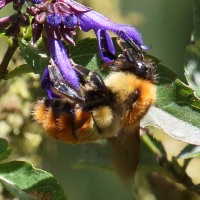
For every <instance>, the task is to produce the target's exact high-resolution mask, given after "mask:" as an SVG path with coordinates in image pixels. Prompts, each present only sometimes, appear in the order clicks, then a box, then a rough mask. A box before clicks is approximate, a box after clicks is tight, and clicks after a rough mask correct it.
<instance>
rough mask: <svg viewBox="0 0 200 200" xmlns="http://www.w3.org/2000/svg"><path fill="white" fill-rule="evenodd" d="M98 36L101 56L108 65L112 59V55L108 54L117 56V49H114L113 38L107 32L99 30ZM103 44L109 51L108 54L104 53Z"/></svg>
mask: <svg viewBox="0 0 200 200" xmlns="http://www.w3.org/2000/svg"><path fill="white" fill-rule="evenodd" d="M96 35H97V40H98V48H99V54H100V56H101V57H102V58H103V59H104V61H105V62H106V63H107V62H110V61H111V60H112V58H111V57H110V54H108V52H110V53H111V54H113V55H114V54H115V47H114V44H113V41H112V38H111V37H110V35H109V34H108V33H107V31H106V30H102V29H99V30H98V31H97V32H96ZM102 43H103V48H104V49H106V50H108V52H106V51H105V52H103V51H102Z"/></svg>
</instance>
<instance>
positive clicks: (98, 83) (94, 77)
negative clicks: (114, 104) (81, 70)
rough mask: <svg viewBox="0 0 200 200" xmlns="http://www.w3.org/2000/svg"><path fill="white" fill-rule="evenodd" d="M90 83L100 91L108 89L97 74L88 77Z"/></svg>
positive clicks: (90, 74)
mask: <svg viewBox="0 0 200 200" xmlns="http://www.w3.org/2000/svg"><path fill="white" fill-rule="evenodd" d="M88 78H89V82H90V84H91V85H92V86H94V87H95V88H98V89H106V85H105V83H104V81H103V79H102V78H101V76H100V75H99V74H98V73H96V72H90V73H89V75H88Z"/></svg>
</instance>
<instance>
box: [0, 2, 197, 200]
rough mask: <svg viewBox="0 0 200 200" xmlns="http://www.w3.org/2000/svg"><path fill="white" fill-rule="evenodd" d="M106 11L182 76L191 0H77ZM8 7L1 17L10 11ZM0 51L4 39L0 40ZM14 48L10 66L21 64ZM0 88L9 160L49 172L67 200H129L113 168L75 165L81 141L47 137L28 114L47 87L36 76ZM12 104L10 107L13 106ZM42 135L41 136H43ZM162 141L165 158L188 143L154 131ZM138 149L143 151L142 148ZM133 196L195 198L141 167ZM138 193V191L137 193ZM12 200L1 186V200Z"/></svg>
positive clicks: (0, 132)
mask: <svg viewBox="0 0 200 200" xmlns="http://www.w3.org/2000/svg"><path fill="white" fill-rule="evenodd" d="M78 2H80V3H83V4H85V5H87V6H91V7H92V8H93V9H94V10H96V11H98V12H100V13H102V14H104V15H105V16H106V17H108V18H110V19H111V20H113V21H114V22H116V23H124V24H130V25H132V26H134V27H136V28H137V29H138V31H139V32H140V33H141V34H142V38H143V41H144V44H145V45H146V46H151V45H152V48H151V50H149V51H148V53H149V54H152V55H153V56H155V57H157V58H159V59H160V60H161V61H162V64H164V65H166V66H167V67H169V68H171V69H172V70H174V71H175V72H176V73H177V74H178V77H179V78H180V79H181V80H182V81H185V78H184V69H183V65H184V58H185V50H186V46H187V45H188V44H189V43H190V36H191V32H192V30H193V10H192V1H189V0H175V1H166V0H151V1H147V0H140V1H137V0H101V1H97V0H80V1H78ZM11 10H12V7H11V6H7V7H6V8H4V9H3V10H2V11H1V12H0V14H1V15H0V16H1V17H2V16H6V15H8V12H11ZM84 37H94V33H93V32H89V33H83V32H81V31H78V30H77V36H76V38H77V39H81V38H84ZM0 41H1V44H2V45H1V49H0V52H1V55H2V56H3V55H4V52H5V49H6V43H5V42H4V40H3V38H1V40H0ZM23 62H24V61H23V60H21V56H20V52H16V54H15V56H14V59H13V60H12V62H11V63H10V66H9V67H10V69H13V68H14V67H16V66H18V65H19V63H23ZM0 84H1V88H0V95H1V99H0V136H2V137H6V138H7V139H8V140H9V142H10V145H11V148H12V149H14V151H13V153H12V157H11V158H10V159H20V160H28V161H29V162H31V163H33V164H34V166H36V167H39V168H42V169H44V170H46V171H49V172H50V173H52V174H53V175H54V176H55V178H56V179H57V180H58V182H59V183H60V184H61V185H62V186H63V188H64V189H65V191H66V194H67V196H68V199H69V200H80V199H81V200H94V199H95V200H103V199H106V200H116V199H119V200H120V199H122V200H128V199H134V197H133V196H132V194H131V193H130V192H128V191H127V190H126V189H125V188H124V186H123V185H122V184H121V182H120V181H119V179H118V177H117V176H116V174H115V173H114V172H111V171H109V170H108V171H106V170H102V171H100V170H91V169H84V168H82V169H76V168H73V165H74V164H75V163H76V162H77V160H78V159H80V153H81V151H82V150H83V145H76V146H70V145H67V144H63V143H62V142H58V141H55V140H52V139H50V138H49V137H48V136H47V135H46V134H45V133H44V132H43V131H42V130H41V127H40V126H39V125H37V124H35V122H33V120H32V117H31V106H32V103H33V102H34V101H35V100H36V99H37V98H38V97H42V96H46V93H45V91H42V90H41V89H40V77H39V76H38V75H34V74H31V75H24V76H19V77H17V78H14V79H13V80H10V81H2V82H1V83H0ZM11 105H12V106H11ZM41 135H42V137H41ZM154 136H155V137H157V138H158V139H160V140H162V141H163V143H164V146H165V147H166V149H167V152H168V157H169V158H171V156H172V155H177V154H178V153H179V151H180V149H181V148H183V146H185V145H186V144H185V143H183V142H178V141H175V140H173V139H171V138H170V137H168V136H166V135H164V134H162V133H160V132H159V133H154ZM141 151H142V149H141ZM198 165H199V159H198V158H196V159H194V161H193V163H192V165H191V168H189V171H188V173H189V175H191V176H192V178H193V179H194V182H195V183H198V180H199V178H200V176H199V174H198V173H199V167H198ZM135 181H136V188H135V190H137V192H136V196H138V199H141V200H168V199H170V200H171V199H176V200H197V199H200V198H199V197H198V196H197V195H196V194H194V193H192V192H190V191H188V190H186V189H185V188H184V187H183V186H181V185H179V184H175V183H174V182H173V181H171V180H169V179H168V178H166V177H164V176H162V175H161V174H158V173H154V172H153V173H152V172H143V171H140V172H138V173H137V174H136V180H135ZM137 193H138V194H137ZM4 199H12V197H11V196H9V195H8V193H6V191H5V190H3V189H2V193H1V196H0V200H4Z"/></svg>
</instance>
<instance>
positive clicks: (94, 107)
mask: <svg viewBox="0 0 200 200" xmlns="http://www.w3.org/2000/svg"><path fill="white" fill-rule="evenodd" d="M127 37H128V36H127ZM128 39H129V40H130V41H129V42H123V41H122V40H121V38H120V37H118V38H117V44H118V45H119V47H120V48H121V50H122V53H121V54H119V55H118V57H117V58H116V59H115V60H114V61H113V65H112V66H109V67H110V68H111V72H110V74H109V75H108V76H107V77H106V79H105V80H102V78H101V77H100V75H99V74H98V73H97V72H91V71H89V70H88V69H87V68H85V67H83V66H81V65H77V64H74V65H73V67H74V70H75V71H76V72H77V74H78V76H79V78H80V81H81V86H80V89H79V91H76V90H74V89H73V88H71V87H69V85H67V83H66V82H65V81H64V79H63V78H62V75H61V74H60V72H59V69H58V68H57V66H56V65H55V64H54V63H53V62H52V63H51V64H50V65H49V66H48V69H49V74H50V80H51V81H52V83H53V86H52V88H51V89H52V91H53V93H55V94H57V95H59V96H61V97H62V98H60V99H45V98H44V99H40V100H38V101H37V102H36V104H35V105H34V110H33V116H34V119H35V120H36V121H38V122H39V123H40V124H42V126H43V128H44V130H45V131H46V132H47V133H48V134H49V135H50V136H51V137H53V138H55V139H58V140H62V141H64V142H66V143H70V144H77V143H90V142H94V141H96V140H99V139H103V138H111V137H113V136H115V135H116V134H117V135H118V137H114V140H115V141H114V143H115V145H116V146H117V147H118V148H116V151H118V150H119V151H124V152H126V148H132V149H131V150H130V149H127V151H133V152H135V153H134V155H133V160H134V163H135V167H133V168H136V166H137V163H138V160H139V150H138V149H139V124H140V120H141V119H142V117H143V116H144V115H145V114H146V113H147V111H148V109H149V108H150V106H151V105H152V104H153V103H154V101H155V98H156V85H155V84H154V82H155V78H156V75H155V67H154V64H153V63H152V61H151V60H150V59H148V58H145V57H144V55H143V52H142V51H141V49H140V48H139V47H138V46H137V45H136V44H135V43H134V42H133V41H132V40H131V39H130V38H128ZM104 50H105V49H104ZM105 51H106V50H105ZM115 138H117V139H115ZM128 143H131V145H128ZM128 146H131V147H128ZM120 148H121V149H122V150H120ZM116 155H118V158H116V159H117V160H120V162H126V158H123V156H120V155H121V153H120V152H118V153H116ZM130 156H131V155H130ZM123 159H125V160H123ZM130 160H131V158H130ZM130 165H131V164H130ZM122 167H123V166H122ZM121 170H123V169H121ZM124 170H125V171H128V169H127V170H126V169H124Z"/></svg>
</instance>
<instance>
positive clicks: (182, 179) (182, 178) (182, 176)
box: [141, 134, 200, 194]
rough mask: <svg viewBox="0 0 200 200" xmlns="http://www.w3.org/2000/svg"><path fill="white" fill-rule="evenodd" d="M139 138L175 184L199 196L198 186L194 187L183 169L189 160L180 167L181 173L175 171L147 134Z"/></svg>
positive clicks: (199, 189)
mask: <svg viewBox="0 0 200 200" xmlns="http://www.w3.org/2000/svg"><path fill="white" fill-rule="evenodd" d="M141 138H142V140H143V141H144V143H145V144H146V145H147V146H148V147H149V149H150V150H151V151H152V152H153V153H154V154H155V155H156V156H157V159H158V162H159V163H160V165H161V166H162V167H164V168H165V169H166V170H167V171H169V172H170V173H171V174H172V175H173V177H174V178H175V180H176V181H177V182H179V183H181V184H183V185H184V186H185V187H186V188H188V189H189V190H193V191H194V192H196V193H198V194H200V186H199V185H195V184H194V183H193V182H192V179H191V178H190V177H189V176H188V175H187V173H186V172H185V169H186V167H187V164H188V163H189V160H188V161H187V162H186V163H185V165H183V167H180V168H181V171H179V170H177V169H176V167H175V166H174V165H173V163H172V162H170V161H169V160H168V159H167V157H166V156H165V155H163V153H162V152H161V151H160V150H159V149H158V148H157V147H156V146H155V144H154V143H153V141H152V140H151V138H150V137H149V136H148V134H145V135H143V136H142V137H141ZM176 164H178V163H176Z"/></svg>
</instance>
